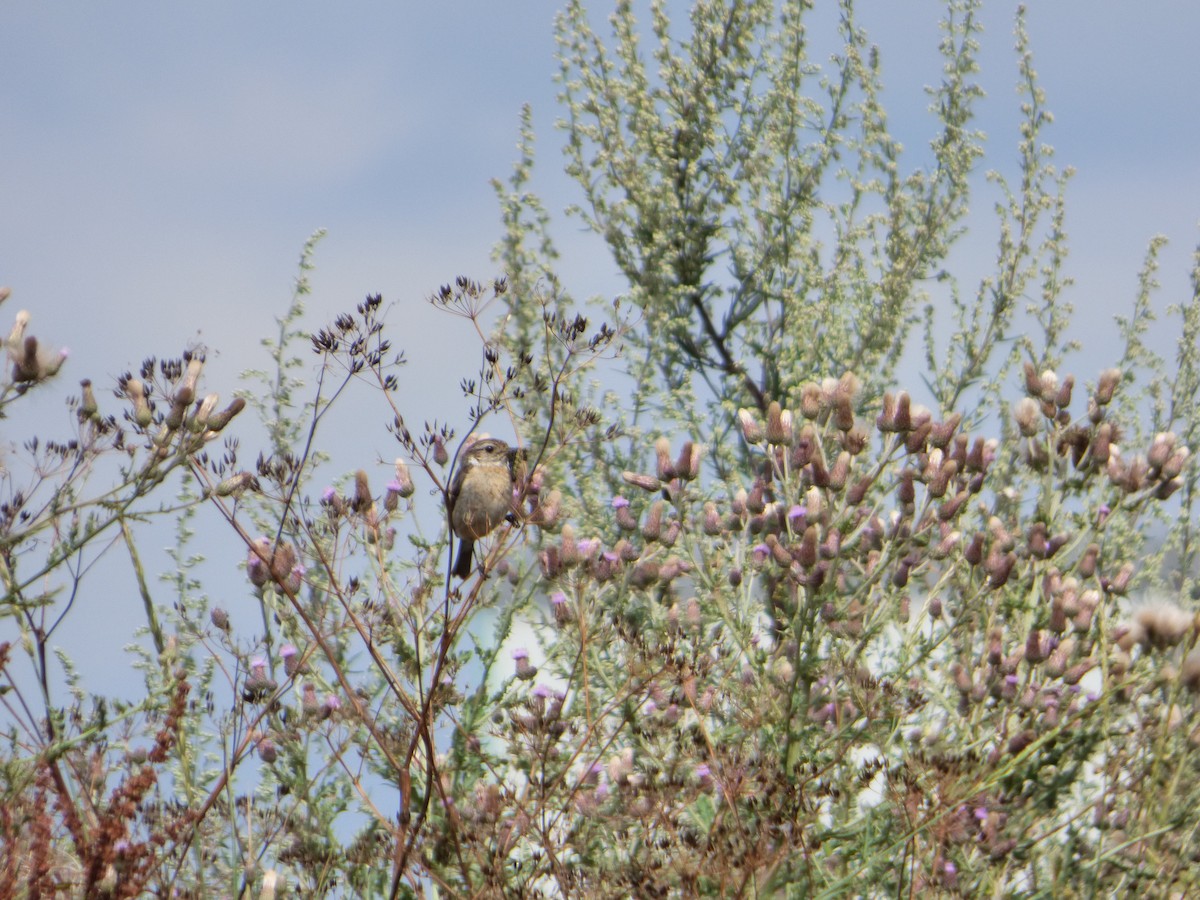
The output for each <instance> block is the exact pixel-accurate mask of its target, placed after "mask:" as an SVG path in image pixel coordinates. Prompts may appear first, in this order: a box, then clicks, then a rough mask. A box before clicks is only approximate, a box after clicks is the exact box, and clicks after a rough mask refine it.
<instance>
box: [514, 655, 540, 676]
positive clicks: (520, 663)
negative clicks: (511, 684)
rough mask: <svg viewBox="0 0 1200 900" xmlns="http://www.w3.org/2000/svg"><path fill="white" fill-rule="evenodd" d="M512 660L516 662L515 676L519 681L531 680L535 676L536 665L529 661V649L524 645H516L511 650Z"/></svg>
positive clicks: (536, 671)
mask: <svg viewBox="0 0 1200 900" xmlns="http://www.w3.org/2000/svg"><path fill="white" fill-rule="evenodd" d="M512 657H513V660H514V661H515V662H516V676H517V678H519V679H521V681H532V680H533V679H534V678H536V677H537V673H538V670H537V666H535V665H534V664H533V663H531V662H530V661H529V651H528V650H526V649H525V648H524V647H518V648H517V649H515V650H513V652H512Z"/></svg>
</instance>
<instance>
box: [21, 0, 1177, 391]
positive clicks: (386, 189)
mask: <svg viewBox="0 0 1200 900" xmlns="http://www.w3.org/2000/svg"><path fill="white" fill-rule="evenodd" d="M557 6H558V0H521V2H519V3H495V2H480V0H465V2H455V3H447V4H390V3H351V4H336V5H334V4H321V3H315V2H293V3H287V4H284V3H269V2H268V3H254V4H246V3H240V2H213V3H205V4H202V5H201V4H192V5H186V4H162V3H154V2H148V0H142V2H126V3H121V4H84V3H74V4H71V3H64V4H41V3H36V4H35V3H9V4H5V5H4V6H3V8H2V9H0V41H2V42H3V43H2V46H3V58H4V60H5V76H4V86H3V88H2V89H0V121H2V122H3V123H4V128H3V134H4V138H3V141H2V142H0V163H2V166H0V210H2V211H3V215H0V283H4V284H8V285H10V286H11V287H12V288H13V289H14V291H15V297H14V299H13V300H12V301H11V303H10V305H11V307H12V308H13V309H14V311H15V308H16V307H24V308H28V309H30V310H31V311H32V312H33V314H34V331H35V332H36V333H38V334H40V335H43V336H45V337H46V338H47V339H48V340H51V341H53V342H55V343H59V344H65V345H67V346H69V347H70V348H71V350H72V353H73V359H72V364H71V367H70V368H71V372H70V375H71V376H72V378H74V377H76V376H78V377H82V376H83V374H88V375H90V376H91V377H93V378H95V379H96V380H97V382H98V383H102V382H103V381H104V379H105V377H106V375H116V374H118V373H119V372H120V371H122V370H123V369H125V368H128V367H130V366H134V365H136V364H137V363H138V362H139V361H140V360H141V359H142V358H143V357H144V356H145V355H147V354H149V353H156V354H159V355H168V354H171V353H174V352H177V350H178V349H179V348H181V347H182V345H183V344H184V343H186V342H188V341H190V340H196V339H199V340H202V341H203V342H205V343H206V344H207V345H208V346H210V347H211V348H213V349H214V350H216V351H217V352H218V353H219V354H220V356H221V359H222V362H221V364H220V368H221V369H222V370H223V371H226V372H236V371H237V370H240V369H242V368H245V367H246V366H249V365H251V364H255V363H256V360H255V359H254V354H255V352H256V351H255V348H256V346H257V342H258V339H259V338H260V337H261V336H262V335H264V334H265V333H266V332H267V331H268V329H269V327H270V323H271V320H272V318H273V316H274V315H276V314H277V313H278V312H280V311H281V310H282V309H283V308H284V305H285V303H286V300H287V297H288V293H289V285H290V280H291V278H292V276H293V274H294V271H295V269H294V264H295V260H296V257H297V255H298V251H299V248H300V247H301V245H302V243H303V241H304V239H305V238H306V237H307V235H308V234H309V233H311V232H312V231H313V230H314V229H316V228H318V227H323V228H327V229H329V236H328V238H327V239H326V240H325V241H324V242H323V244H322V246H321V249H320V252H319V256H318V260H317V262H318V266H319V268H318V270H317V272H316V273H315V275H314V286H315V289H316V294H315V296H314V298H313V300H312V304H311V307H312V312H313V323H314V325H319V324H321V323H322V322H324V321H325V320H326V319H328V318H329V317H331V316H332V315H333V314H334V313H336V312H337V311H339V310H341V309H343V308H346V307H348V306H350V305H351V304H353V303H354V302H355V301H357V300H358V299H360V298H361V297H362V296H363V295H365V294H366V293H369V292H375V291H379V292H382V293H383V294H384V295H385V297H386V298H388V299H389V300H396V301H398V302H399V303H400V304H401V305H402V307H403V309H404V310H405V312H406V314H407V315H408V316H411V321H412V324H413V326H414V327H415V328H418V329H419V330H420V331H421V332H422V333H421V334H420V338H421V340H420V341H414V342H413V343H412V346H411V347H409V348H408V350H409V353H410V356H412V357H413V360H414V365H423V364H424V363H425V362H427V361H428V362H429V363H431V364H436V363H438V362H444V361H445V358H446V353H445V351H446V350H447V349H449V350H453V349H454V348H455V347H456V346H457V345H458V342H457V341H456V340H455V337H456V336H455V334H454V333H453V329H454V323H446V322H445V321H444V320H439V319H437V318H434V317H433V316H432V315H431V314H430V313H429V312H428V311H427V310H425V309H424V304H423V303H422V300H423V298H424V297H425V296H426V295H427V294H428V293H429V292H430V291H432V290H433V289H434V288H436V287H437V286H438V285H439V284H440V283H443V282H446V281H449V280H451V279H452V278H453V277H454V276H455V275H458V274H467V275H470V276H473V277H476V278H486V277H490V276H491V275H493V274H497V272H496V268H495V266H494V265H493V264H492V263H491V262H490V259H489V253H490V250H491V247H492V245H493V244H494V242H495V240H496V238H497V236H498V217H497V210H496V204H495V200H494V196H493V193H492V190H491V188H490V187H489V184H488V181H489V179H490V178H492V177H505V176H506V175H507V173H508V171H509V169H510V165H511V162H512V159H513V156H514V142H515V139H516V130H517V116H518V111H519V109H520V106H521V104H522V103H523V102H530V103H532V104H533V105H534V109H535V112H536V115H537V124H538V128H539V140H540V143H539V149H540V159H541V166H540V169H541V171H540V182H539V184H538V185H537V187H538V188H539V189H540V190H541V191H542V192H543V193H544V195H545V197H546V200H547V204H548V206H549V207H550V208H551V209H553V210H560V209H561V208H562V207H563V206H565V205H566V203H568V202H570V201H572V200H574V199H576V196H575V195H574V194H573V193H571V191H570V185H569V184H568V183H567V182H566V180H565V178H564V177H563V176H561V175H559V174H558V172H557V168H558V160H559V156H558V153H557V141H558V135H557V133H556V132H555V131H554V130H553V122H554V119H555V118H556V116H557V114H558V112H557V110H556V108H555V101H554V97H555V91H556V89H555V86H554V84H553V83H552V80H551V77H552V75H553V72H554V70H555V63H554V60H553V58H552V53H553V47H554V45H553V34H552V21H553V16H554V13H555V10H556V8H557ZM594 6H595V7H596V8H597V9H602V8H604V7H606V6H607V4H605V3H596V4H594ZM818 6H822V4H818ZM827 7H828V5H826V6H825V7H823V8H822V10H821V11H822V12H824V11H825V9H826V8H827ZM938 9H939V4H938V3H936V2H931V0H916V2H908V3H903V4H897V3H891V2H884V0H871V2H865V3H861V4H860V5H859V10H860V16H861V18H862V19H863V21H864V22H865V24H866V25H867V27H868V28H869V29H870V30H871V33H872V37H873V38H874V40H876V41H877V42H878V43H879V44H880V45H881V47H882V50H883V59H884V66H885V79H886V84H887V92H886V93H885V100H886V101H887V102H888V103H889V104H890V107H891V109H892V121H893V124H894V126H895V127H896V129H897V131H898V132H899V134H900V135H901V137H902V139H903V140H905V142H906V143H907V144H908V145H909V146H910V147H912V146H919V145H921V144H922V143H923V142H924V141H925V140H926V139H927V137H928V135H929V134H930V133H931V131H930V128H931V126H930V123H929V121H928V119H927V118H926V117H925V116H924V114H923V108H924V105H925V98H924V96H923V94H922V93H921V87H922V85H924V84H926V83H929V82H931V81H934V80H935V79H937V78H938V76H939V73H938V65H939V61H938V59H937V57H936V54H935V53H934V47H935V42H936V39H937V34H936V21H937V16H938ZM1014 9H1015V4H1013V3H992V4H989V5H988V6H987V7H986V8H985V12H984V19H985V22H986V23H987V32H986V33H985V35H984V37H983V44H984V49H983V64H984V73H983V76H982V78H983V81H984V84H985V86H986V88H987V90H988V93H989V97H988V100H987V101H986V102H985V104H984V105H983V107H982V110H981V111H982V118H981V120H980V125H981V127H983V128H984V129H985V130H986V131H987V132H988V133H989V135H990V138H991V147H992V155H991V157H990V158H989V160H988V162H987V165H989V166H997V167H1003V166H1005V165H1008V164H1009V163H1011V161H1012V159H1013V158H1014V153H1013V150H1012V146H1013V143H1014V137H1013V136H1014V133H1015V132H1014V128H1015V124H1016V118H1015V116H1016V103H1017V100H1016V97H1015V95H1014V93H1013V91H1012V84H1013V82H1014V78H1015V65H1014V60H1013V54H1012V52H1011V46H1012V36H1011V23H1012V15H1013V11H1014ZM822 21H823V20H822V19H821V18H819V17H817V18H816V19H815V25H814V29H813V30H814V33H816V34H817V35H819V34H820V29H821V22H822ZM1029 24H1030V30H1031V33H1032V40H1033V48H1034V52H1035V54H1036V58H1037V67H1038V70H1039V72H1040V74H1041V76H1042V78H1043V83H1044V86H1045V88H1046V90H1047V92H1048V94H1049V105H1050V108H1051V109H1052V110H1054V112H1055V114H1056V118H1057V121H1056V124H1055V126H1054V127H1053V128H1052V129H1051V130H1050V131H1049V133H1048V140H1049V141H1050V142H1052V143H1053V144H1054V145H1055V146H1056V148H1057V150H1058V154H1057V159H1058V161H1059V162H1060V163H1061V164H1068V163H1069V164H1072V165H1074V166H1076V167H1077V168H1078V170H1079V174H1078V176H1077V177H1076V179H1075V180H1074V182H1073V183H1072V186H1071V188H1070V193H1069V201H1070V206H1069V210H1070V212H1069V215H1070V218H1069V221H1068V226H1069V228H1070V232H1071V248H1072V258H1071V268H1072V273H1073V274H1074V275H1075V277H1076V278H1077V279H1078V281H1079V287H1078V288H1077V289H1076V290H1075V291H1074V293H1073V295H1072V299H1073V300H1074V301H1075V302H1076V304H1077V305H1078V306H1080V307H1081V308H1082V307H1083V306H1085V305H1088V304H1091V303H1099V304H1101V305H1103V307H1104V308H1105V310H1106V311H1107V310H1109V309H1110V307H1111V309H1112V310H1113V311H1118V310H1124V309H1125V308H1127V304H1128V299H1129V297H1130V296H1131V295H1132V288H1133V280H1134V275H1135V273H1136V270H1137V267H1138V264H1139V261H1140V258H1141V254H1142V252H1143V250H1144V247H1145V245H1146V242H1147V240H1148V239H1149V238H1150V236H1151V235H1152V234H1154V233H1156V232H1162V233H1165V234H1166V235H1167V236H1168V237H1170V238H1171V240H1172V245H1171V248H1170V250H1169V251H1168V255H1167V257H1166V266H1165V269H1164V273H1163V281H1164V285H1166V286H1168V287H1169V288H1170V291H1169V292H1164V295H1163V300H1164V302H1165V301H1166V300H1168V299H1177V298H1178V292H1179V291H1182V290H1184V289H1185V288H1186V277H1185V275H1186V267H1187V264H1188V257H1189V255H1190V252H1191V247H1192V245H1193V244H1194V242H1195V240H1196V238H1197V234H1198V232H1197V229H1196V222H1197V220H1198V219H1200V155H1197V154H1196V153H1195V150H1194V148H1195V147H1196V146H1197V144H1198V143H1200V141H1198V137H1200V134H1198V131H1200V116H1198V115H1197V102H1198V101H1197V98H1198V97H1200V65H1197V64H1196V63H1195V61H1194V56H1193V54H1194V46H1195V41H1196V39H1197V38H1200V8H1198V7H1196V6H1195V5H1194V4H1190V3H1184V2H1162V3H1155V4H1129V3H1122V2H1081V0H1069V2H1068V0H1062V2H1054V3H1044V4H1037V5H1036V6H1035V7H1034V9H1033V11H1032V12H1031V13H1030V22H1029ZM985 202H986V201H984V199H983V195H981V197H980V199H979V200H978V201H977V203H976V205H977V207H983V206H984V204H985ZM979 211H982V209H981V210H979ZM558 234H559V238H560V240H561V241H562V242H563V244H564V245H565V248H566V250H567V252H568V257H567V260H566V265H565V266H564V268H565V270H566V273H567V278H568V284H569V286H570V287H571V288H572V289H573V290H574V291H575V292H576V293H577V294H580V295H587V294H591V293H599V294H608V293H613V292H616V291H618V290H619V289H620V285H619V284H618V283H617V282H615V281H614V280H613V279H612V278H611V277H610V275H609V268H608V264H607V260H606V259H605V258H604V255H603V251H602V248H601V247H600V246H599V245H598V243H597V242H595V241H594V240H593V239H590V238H589V237H588V236H585V235H581V234H580V233H579V228H578V225H577V223H575V222H573V221H572V222H567V223H564V225H563V227H562V228H560V229H559V233H558ZM990 246H991V242H990V237H989V238H987V240H985V242H984V247H985V250H986V249H990ZM406 321H407V319H406ZM1099 324H1103V323H1099ZM448 329H449V333H447V330H448ZM423 353H428V354H429V355H428V356H423ZM213 368H214V369H215V368H217V367H213ZM213 375H214V376H216V375H217V372H215V371H214V372H213ZM458 377H459V375H458V374H457V373H451V375H450V377H449V383H450V384H451V385H453V384H456V383H457V381H458Z"/></svg>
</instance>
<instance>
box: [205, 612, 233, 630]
mask: <svg viewBox="0 0 1200 900" xmlns="http://www.w3.org/2000/svg"><path fill="white" fill-rule="evenodd" d="M208 620H209V621H210V622H212V624H213V627H214V628H218V629H220V630H221V631H228V630H229V613H227V612H225V610H223V609H222V608H221V607H219V606H214V607H213V608H212V609H211V610H209V613H208Z"/></svg>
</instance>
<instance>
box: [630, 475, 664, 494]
mask: <svg viewBox="0 0 1200 900" xmlns="http://www.w3.org/2000/svg"><path fill="white" fill-rule="evenodd" d="M621 477H622V478H623V479H625V483H626V484H629V485H633V486H634V487H638V488H641V489H642V490H643V491H650V492H652V493H653V492H655V491H658V490H661V489H662V482H661V481H659V480H658V479H657V478H655V477H654V476H653V475H642V474H640V473H638V472H622V473H621Z"/></svg>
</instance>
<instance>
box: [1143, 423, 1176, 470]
mask: <svg viewBox="0 0 1200 900" xmlns="http://www.w3.org/2000/svg"><path fill="white" fill-rule="evenodd" d="M1174 449H1175V433H1174V432H1171V431H1160V432H1159V433H1158V434H1156V435H1155V436H1154V440H1153V441H1151V442H1150V449H1149V450H1147V451H1146V462H1147V463H1149V465H1150V468H1151V470H1152V471H1155V472H1158V471H1160V470H1161V469H1162V467H1163V465H1164V464H1165V463H1166V461H1167V459H1168V458H1169V457H1170V455H1171V451H1172V450H1174Z"/></svg>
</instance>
